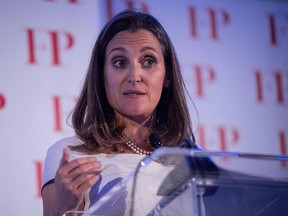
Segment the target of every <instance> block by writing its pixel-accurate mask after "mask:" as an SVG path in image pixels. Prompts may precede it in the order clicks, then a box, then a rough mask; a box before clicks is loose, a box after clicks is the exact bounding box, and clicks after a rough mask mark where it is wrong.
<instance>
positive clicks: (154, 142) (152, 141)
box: [149, 133, 162, 149]
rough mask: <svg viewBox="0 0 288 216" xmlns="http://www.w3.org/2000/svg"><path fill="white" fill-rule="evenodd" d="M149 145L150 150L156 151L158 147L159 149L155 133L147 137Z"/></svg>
mask: <svg viewBox="0 0 288 216" xmlns="http://www.w3.org/2000/svg"><path fill="white" fill-rule="evenodd" d="M149 143H150V145H151V147H152V148H154V149H157V148H159V147H161V145H162V144H161V139H160V137H159V135H158V134H156V133H151V134H150V135H149Z"/></svg>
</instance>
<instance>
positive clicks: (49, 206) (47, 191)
mask: <svg viewBox="0 0 288 216" xmlns="http://www.w3.org/2000/svg"><path fill="white" fill-rule="evenodd" d="M42 199H43V215H44V216H51V215H52V210H53V205H54V201H55V184H54V182H53V183H50V184H47V185H45V186H44V187H43V188H42Z"/></svg>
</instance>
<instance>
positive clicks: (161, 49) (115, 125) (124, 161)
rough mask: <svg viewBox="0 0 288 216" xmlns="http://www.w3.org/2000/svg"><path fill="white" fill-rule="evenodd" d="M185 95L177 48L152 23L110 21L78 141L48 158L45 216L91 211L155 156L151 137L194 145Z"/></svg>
mask: <svg viewBox="0 0 288 216" xmlns="http://www.w3.org/2000/svg"><path fill="white" fill-rule="evenodd" d="M184 88H185V87H184V82H183V79H182V76H181V73H180V69H179V64H178V60H177V57H176V54H175V51H174V48H173V46H172V44H171V41H170V39H169V37H168V35H167V33H166V32H165V30H164V29H163V27H162V26H161V24H160V23H159V22H158V21H157V20H156V19H155V18H154V17H152V16H151V15H149V14H145V13H141V12H136V11H131V10H129V11H124V12H122V13H120V14H118V15H116V16H115V17H114V18H113V19H112V20H110V21H109V22H108V23H107V24H106V26H105V27H104V28H103V30H102V31H101V33H100V34H99V36H98V39H97V41H96V44H95V46H94V49H93V53H92V57H91V62H90V65H89V69H88V73H87V76H86V80H85V83H84V86H83V89H82V92H81V95H80V98H79V101H78V102H77V104H76V107H75V109H74V111H73V115H72V123H73V127H74V129H75V133H76V136H75V137H71V138H66V139H63V140H60V141H59V142H57V143H56V144H54V145H53V146H52V147H51V148H50V149H49V151H48V153H47V157H46V160H45V167H44V175H43V187H42V197H43V207H44V215H62V214H63V213H64V212H66V211H68V210H83V209H87V208H89V205H90V206H91V204H93V203H95V202H96V201H97V200H98V199H99V197H101V190H104V189H105V188H106V187H107V186H109V188H111V186H113V185H114V184H115V183H116V182H117V181H119V180H121V178H122V177H123V176H125V175H127V174H128V173H129V172H131V171H133V170H134V169H135V167H136V165H137V162H139V161H140V160H141V159H142V158H143V155H149V154H150V153H151V152H152V151H153V150H154V148H153V147H152V146H151V145H150V144H149V141H148V137H149V135H150V134H151V133H156V134H158V135H159V137H160V139H161V143H162V145H163V146H176V145H177V143H179V141H181V140H182V139H184V138H189V139H191V140H192V141H194V136H193V133H192V129H191V122H190V116H189V111H188V108H187V104H186V100H185V95H184ZM111 164H113V166H112V165H111ZM111 167H113V169H112V168H111ZM109 169H110V170H109ZM111 173H113V175H112V174H111ZM106 189H107V188H106ZM99 191H100V192H99ZM102 192H103V191H102ZM121 206H122V205H121ZM122 207H123V212H122V213H123V214H124V212H125V211H126V210H125V209H126V206H125V205H124V206H122ZM106 213H107V212H106ZM122 213H121V211H120V210H119V211H118V215H121V214H122Z"/></svg>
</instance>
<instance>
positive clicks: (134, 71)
mask: <svg viewBox="0 0 288 216" xmlns="http://www.w3.org/2000/svg"><path fill="white" fill-rule="evenodd" d="M127 81H128V82H129V83H132V84H135V83H140V82H142V74H141V65H140V64H137V63H133V64H131V65H130V67H129V71H128V78H127Z"/></svg>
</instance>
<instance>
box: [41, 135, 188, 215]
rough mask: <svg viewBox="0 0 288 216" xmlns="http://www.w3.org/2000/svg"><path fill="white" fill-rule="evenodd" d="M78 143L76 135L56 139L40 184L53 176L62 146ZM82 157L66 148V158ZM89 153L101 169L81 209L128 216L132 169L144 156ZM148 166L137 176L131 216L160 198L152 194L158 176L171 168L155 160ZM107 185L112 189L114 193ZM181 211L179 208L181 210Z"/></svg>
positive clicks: (100, 213)
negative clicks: (68, 153) (98, 177)
mask: <svg viewBox="0 0 288 216" xmlns="http://www.w3.org/2000/svg"><path fill="white" fill-rule="evenodd" d="M80 144H82V143H81V141H80V140H79V139H78V138H77V137H68V138H64V139H62V140H60V141H58V142H56V143H55V144H54V145H53V146H51V147H50V148H49V150H48V152H47V156H46V159H45V163H44V173H43V181H42V187H43V186H44V185H45V184H46V183H47V182H49V181H50V180H52V179H54V178H55V174H56V171H57V169H58V167H59V163H60V160H61V158H62V154H63V149H64V148H65V147H67V146H76V145H80ZM86 156H88V155H87V154H84V153H80V152H76V151H72V150H70V160H73V159H76V158H80V157H86ZM89 156H91V157H97V159H98V160H99V161H101V164H102V172H101V175H100V179H99V180H98V182H97V183H96V184H95V185H94V186H92V188H91V189H90V190H89V191H88V192H87V193H86V195H85V207H84V210H88V209H89V210H91V209H95V206H96V209H95V211H93V215H105V216H110V215H111V216H112V215H117V216H120V215H129V211H130V207H131V188H132V183H133V179H134V171H135V168H136V167H137V165H138V164H139V162H140V161H141V160H142V159H143V158H144V157H145V156H144V155H137V154H112V155H111V154H97V155H89ZM149 166H150V167H149V169H148V168H147V170H144V172H143V173H140V174H139V175H138V177H137V178H138V179H139V180H137V182H139V183H138V184H137V186H136V187H137V189H136V199H137V200H136V201H134V202H135V204H134V209H135V211H134V212H135V213H134V215H144V212H145V214H146V213H148V212H149V211H150V210H151V208H153V207H154V206H155V205H156V203H157V202H158V201H159V200H160V199H161V198H162V197H161V196H157V195H156V192H157V189H158V188H159V186H160V184H161V182H162V179H164V178H165V177H166V176H167V174H168V173H169V172H170V171H171V169H172V167H164V168H163V165H161V164H160V163H156V162H151V163H150V164H149ZM145 169H146V168H145ZM123 182H124V184H123ZM115 185H116V186H115ZM111 188H113V189H114V192H113V190H111ZM115 188H116V189H115ZM112 192H113V193H112ZM184 198H185V197H184ZM95 203H96V204H95ZM91 206H92V207H91ZM177 206H178V207H177V208H175V209H174V210H175V212H171V210H169V212H170V213H169V215H170V214H171V213H173V215H175V214H178V213H179V207H180V206H181V205H180V206H179V203H178V204H177ZM177 209H178V210H177ZM180 209H181V207H180ZM182 211H183V208H182V210H181V212H182ZM165 215H166V214H165ZM182 215H183V212H182Z"/></svg>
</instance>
